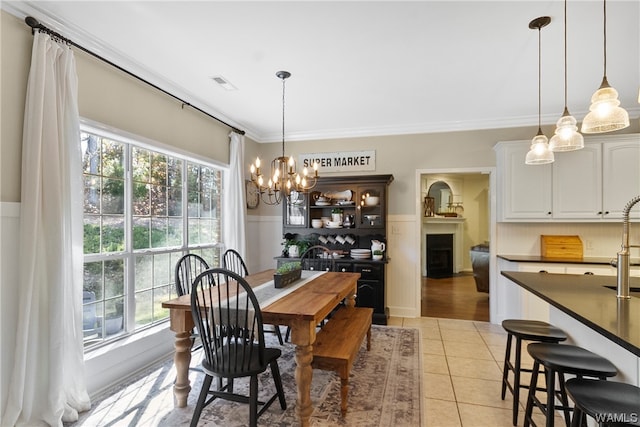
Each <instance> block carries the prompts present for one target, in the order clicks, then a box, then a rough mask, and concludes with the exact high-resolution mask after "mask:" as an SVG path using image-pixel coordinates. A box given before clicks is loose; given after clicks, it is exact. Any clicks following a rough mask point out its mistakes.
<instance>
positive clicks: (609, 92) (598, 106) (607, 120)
mask: <svg viewBox="0 0 640 427" xmlns="http://www.w3.org/2000/svg"><path fill="white" fill-rule="evenodd" d="M619 105H620V101H619V100H618V91H617V90H615V89H614V88H612V87H611V86H609V82H608V81H607V77H606V76H605V77H604V78H603V79H602V84H601V85H600V87H599V88H598V90H597V91H596V92H595V93H594V94H593V96H592V97H591V106H590V107H589V114H587V115H586V116H585V118H584V120H583V121H582V129H581V130H582V132H583V133H603V132H612V131H614V130H619V129H624V128H626V127H628V126H629V113H627V111H626V110H625V109H624V108H622V107H620V106H619Z"/></svg>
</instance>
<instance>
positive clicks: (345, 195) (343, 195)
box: [322, 190, 353, 200]
mask: <svg viewBox="0 0 640 427" xmlns="http://www.w3.org/2000/svg"><path fill="white" fill-rule="evenodd" d="M352 194H353V193H352V192H351V190H344V191H327V192H326V193H323V194H322V195H323V196H324V197H327V198H329V199H334V200H336V199H337V200H351V196H352Z"/></svg>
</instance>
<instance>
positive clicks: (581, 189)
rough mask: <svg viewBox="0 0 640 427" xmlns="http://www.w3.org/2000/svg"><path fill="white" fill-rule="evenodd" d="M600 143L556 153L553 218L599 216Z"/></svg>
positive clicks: (600, 187)
mask: <svg viewBox="0 0 640 427" xmlns="http://www.w3.org/2000/svg"><path fill="white" fill-rule="evenodd" d="M601 158H602V157H601V144H600V143H594V144H585V146H584V148H583V149H582V150H577V151H570V152H567V153H555V161H554V162H553V215H552V216H553V218H556V219H591V220H593V219H599V218H601V217H602V172H601V171H602V164H601Z"/></svg>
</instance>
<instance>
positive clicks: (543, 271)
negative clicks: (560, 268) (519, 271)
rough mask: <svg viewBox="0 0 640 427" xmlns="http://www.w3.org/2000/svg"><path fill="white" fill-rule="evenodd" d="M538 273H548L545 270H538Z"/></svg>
mask: <svg viewBox="0 0 640 427" xmlns="http://www.w3.org/2000/svg"><path fill="white" fill-rule="evenodd" d="M538 273H548V271H547V270H540V271H539V272H538Z"/></svg>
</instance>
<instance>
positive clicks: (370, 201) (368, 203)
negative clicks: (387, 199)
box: [364, 196, 380, 206]
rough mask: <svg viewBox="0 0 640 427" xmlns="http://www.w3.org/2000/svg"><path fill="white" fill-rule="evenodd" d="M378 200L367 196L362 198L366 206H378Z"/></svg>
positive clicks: (376, 197)
mask: <svg viewBox="0 0 640 427" xmlns="http://www.w3.org/2000/svg"><path fill="white" fill-rule="evenodd" d="M378 202H380V198H379V197H378V196H367V197H365V198H364V204H365V205H366V206H378Z"/></svg>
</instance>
